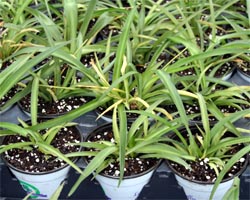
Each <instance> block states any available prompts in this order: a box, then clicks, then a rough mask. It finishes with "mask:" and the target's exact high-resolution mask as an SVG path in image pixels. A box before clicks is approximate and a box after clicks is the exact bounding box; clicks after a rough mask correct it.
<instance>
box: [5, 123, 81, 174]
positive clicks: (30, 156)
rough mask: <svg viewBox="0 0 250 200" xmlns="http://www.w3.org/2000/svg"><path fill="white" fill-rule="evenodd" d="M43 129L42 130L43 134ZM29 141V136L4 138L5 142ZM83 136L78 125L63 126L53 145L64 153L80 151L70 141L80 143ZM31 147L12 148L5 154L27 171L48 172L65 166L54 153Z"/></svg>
mask: <svg viewBox="0 0 250 200" xmlns="http://www.w3.org/2000/svg"><path fill="white" fill-rule="evenodd" d="M42 133H43V131H41V134H42ZM25 141H29V139H28V138H25V137H22V136H18V135H12V136H7V137H6V138H5V139H4V144H9V143H18V142H25ZM80 141H81V136H80V135H79V131H78V129H77V128H76V127H74V126H72V127H65V128H62V129H61V130H60V131H59V132H58V133H57V135H56V137H55V138H54V139H53V141H52V143H51V144H52V146H54V147H55V148H57V149H59V151H60V152H62V153H63V154H67V153H70V152H77V151H79V146H74V145H69V143H79V142H80ZM30 148H31V149H24V148H23V149H12V150H8V151H7V152H5V153H4V154H3V156H4V158H5V159H6V161H7V162H8V163H10V164H11V165H13V166H14V167H16V168H18V169H21V170H24V171H27V172H47V171H50V170H54V169H57V168H60V167H62V166H64V165H65V164H66V163H65V162H64V161H62V160H60V159H59V158H57V157H55V156H52V155H45V154H44V153H42V152H40V151H39V149H38V148H37V146H30Z"/></svg>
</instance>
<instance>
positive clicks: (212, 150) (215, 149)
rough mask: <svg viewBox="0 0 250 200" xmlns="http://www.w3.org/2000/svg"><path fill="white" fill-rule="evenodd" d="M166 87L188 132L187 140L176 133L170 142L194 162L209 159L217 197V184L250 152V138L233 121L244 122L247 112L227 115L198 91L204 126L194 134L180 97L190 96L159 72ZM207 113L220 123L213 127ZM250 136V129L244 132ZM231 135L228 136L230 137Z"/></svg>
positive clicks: (162, 72)
mask: <svg viewBox="0 0 250 200" xmlns="http://www.w3.org/2000/svg"><path fill="white" fill-rule="evenodd" d="M157 74H158V75H159V77H160V79H161V80H162V82H163V84H164V85H165V86H166V88H167V90H168V92H169V94H170V96H171V98H172V100H173V101H174V102H175V105H176V107H177V109H178V112H179V115H180V119H181V120H182V122H183V127H184V128H185V132H186V133H187V137H185V136H184V135H183V134H182V133H181V132H179V131H176V138H177V139H174V138H173V139H170V140H169V141H170V143H171V144H172V145H173V147H174V149H175V150H177V151H180V152H182V153H183V155H188V156H190V158H192V160H195V161H198V160H199V159H201V160H203V159H208V160H209V161H208V164H209V166H210V167H211V168H212V169H214V171H215V173H216V175H217V177H216V181H215V185H214V188H213V191H212V194H211V197H210V198H211V199H212V196H213V195H214V192H215V190H216V188H217V187H218V184H219V183H220V182H221V181H222V180H223V177H224V176H225V174H226V173H227V172H228V171H229V169H230V168H231V167H232V166H233V165H234V164H235V163H236V162H238V161H239V160H240V158H242V157H244V156H245V155H247V154H248V153H249V152H250V146H249V142H250V137H249V136H246V135H245V136H244V135H242V134H241V132H242V131H243V130H242V129H241V128H238V127H236V126H235V125H234V124H233V122H235V121H236V120H239V119H241V118H242V117H244V116H245V115H246V114H249V111H248V110H243V111H238V112H236V113H233V114H231V115H228V116H224V115H223V114H222V113H221V112H220V111H219V110H218V109H217V107H216V106H215V104H214V103H213V102H208V101H207V100H206V99H205V97H204V96H203V95H202V94H201V93H199V92H197V93H195V94H192V96H194V97H195V98H197V101H198V102H199V107H200V110H201V119H202V125H199V124H197V125H196V126H197V130H196V132H197V134H193V133H192V131H191V129H190V124H189V119H188V117H187V115H186V113H185V109H184V106H183V103H182V100H181V95H190V94H188V93H182V92H181V91H180V90H177V89H176V87H175V86H174V84H173V83H172V82H171V78H170V76H169V75H168V74H167V73H166V72H164V71H157ZM208 110H211V111H212V113H214V114H215V115H216V117H217V118H218V122H216V123H215V124H212V125H211V124H210V123H209V119H208ZM244 131H246V132H248V133H249V130H244ZM228 134H229V135H228ZM238 144H243V145H244V146H243V147H242V148H241V149H240V150H239V151H238V152H236V153H235V154H230V153H228V150H229V149H231V148H232V147H233V146H234V145H238Z"/></svg>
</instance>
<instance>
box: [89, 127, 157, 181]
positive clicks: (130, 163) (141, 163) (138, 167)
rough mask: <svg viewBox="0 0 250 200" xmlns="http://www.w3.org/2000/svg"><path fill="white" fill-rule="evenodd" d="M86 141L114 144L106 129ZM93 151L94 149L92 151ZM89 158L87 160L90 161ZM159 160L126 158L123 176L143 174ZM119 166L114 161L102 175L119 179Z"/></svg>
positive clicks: (110, 133)
mask: <svg viewBox="0 0 250 200" xmlns="http://www.w3.org/2000/svg"><path fill="white" fill-rule="evenodd" d="M87 141H95V142H97V141H110V142H112V143H114V142H115V140H114V137H113V132H112V131H111V130H109V129H108V128H107V129H106V130H103V131H102V132H100V133H98V134H96V135H92V136H91V137H89V138H88V140H87ZM92 150H94V149H92ZM90 159H91V158H89V160H90ZM158 162H159V160H157V159H152V158H147V159H145V158H144V159H143V158H139V157H127V158H126V160H125V169H124V176H133V175H136V174H140V173H143V172H144V171H147V170H149V169H150V168H152V167H153V166H155V165H156V164H157V163H158ZM119 168H120V165H119V162H118V161H115V162H113V163H111V164H110V165H109V166H108V167H107V168H105V169H104V170H103V171H102V173H103V174H106V175H109V176H114V177H119V175H120V169H119Z"/></svg>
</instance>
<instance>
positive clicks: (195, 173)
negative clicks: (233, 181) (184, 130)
mask: <svg viewBox="0 0 250 200" xmlns="http://www.w3.org/2000/svg"><path fill="white" fill-rule="evenodd" d="M241 148H242V146H241V145H237V146H234V147H233V149H231V150H230V151H229V152H228V154H229V155H232V154H234V153H236V152H238V151H239V150H240V149H241ZM245 161H246V158H241V159H240V160H239V161H238V162H237V163H235V164H234V165H233V167H232V168H231V169H230V170H229V172H227V173H226V175H225V177H224V179H226V178H230V177H232V176H234V175H235V174H237V173H238V172H239V171H240V170H241V169H242V167H243V166H244V164H245ZM170 164H171V166H172V167H173V168H174V169H175V170H176V171H177V172H178V173H179V174H180V175H181V176H184V177H185V178H187V179H189V180H196V181H205V182H207V183H213V182H215V180H216V178H217V175H216V173H215V170H214V169H213V168H211V167H210V166H209V159H208V158H205V159H199V160H197V161H196V162H193V161H188V164H190V166H191V168H192V170H189V169H186V168H185V167H184V166H182V165H180V164H178V163H174V162H170Z"/></svg>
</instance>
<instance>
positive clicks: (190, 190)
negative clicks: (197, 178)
mask: <svg viewBox="0 0 250 200" xmlns="http://www.w3.org/2000/svg"><path fill="white" fill-rule="evenodd" d="M175 178H176V180H177V182H178V184H179V185H180V186H181V187H182V188H183V190H184V192H185V194H186V196H187V199H188V200H209V197H210V195H211V192H212V189H213V186H214V184H199V183H195V182H191V181H188V180H186V179H184V178H182V177H180V176H178V175H176V174H175ZM233 180H234V179H230V180H228V181H226V182H222V183H220V184H219V186H218V188H217V190H216V192H215V194H214V196H213V200H222V199H223V196H224V195H225V193H226V192H227V191H228V190H229V189H230V187H231V186H232V184H233Z"/></svg>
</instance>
